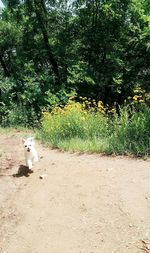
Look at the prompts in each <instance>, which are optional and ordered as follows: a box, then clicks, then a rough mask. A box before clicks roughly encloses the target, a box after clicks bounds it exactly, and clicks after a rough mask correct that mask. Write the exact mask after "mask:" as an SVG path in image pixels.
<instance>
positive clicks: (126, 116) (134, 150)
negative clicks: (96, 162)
mask: <svg viewBox="0 0 150 253" xmlns="http://www.w3.org/2000/svg"><path fill="white" fill-rule="evenodd" d="M102 112H103V108H101V110H99V109H98V108H97V111H95V110H94V111H93V109H92V108H91V109H90V110H87V109H85V108H84V106H83V105H82V104H80V103H69V104H67V105H66V106H65V107H64V108H61V107H57V108H55V109H54V110H53V111H52V112H51V113H49V112H47V111H45V112H44V113H43V118H42V127H41V130H40V133H39V138H40V139H41V140H43V141H44V142H47V143H49V145H51V146H52V147H55V148H56V147H58V148H61V149H64V150H72V151H84V152H85V151H88V152H105V153H109V154H110V153H115V154H135V155H137V156H139V155H142V156H143V155H149V154H150V134H149V133H150V109H149V107H147V106H146V105H140V107H139V108H138V110H137V108H135V107H134V106H133V108H131V107H130V108H129V106H124V107H123V108H122V109H121V110H120V116H118V115H117V114H116V112H115V109H113V110H111V111H108V112H107V114H103V113H102ZM110 113H112V114H113V116H112V117H111V119H110V117H109V114H110Z"/></svg>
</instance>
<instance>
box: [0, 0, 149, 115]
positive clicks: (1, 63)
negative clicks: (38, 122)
mask: <svg viewBox="0 0 150 253" xmlns="http://www.w3.org/2000/svg"><path fill="white" fill-rule="evenodd" d="M3 3H4V5H5V8H4V9H3V11H2V14H1V16H0V74H1V77H2V79H3V81H2V83H3V84H4V83H6V87H7V83H8V79H7V81H6V79H5V77H7V78H10V83H12V82H13V85H12V86H11V88H10V89H9V90H8V89H7V88H6V89H4V85H3V87H0V89H1V90H0V91H1V94H2V93H3V96H1V102H2V104H3V103H5V106H7V105H8V106H10V102H9V101H6V99H4V98H5V97H7V95H8V93H9V94H10V97H11V99H10V101H12V103H14V104H20V105H21V106H25V107H26V109H29V108H30V107H32V108H33V109H34V111H35V112H36V113H40V112H41V110H42V108H43V107H45V106H48V107H49V108H52V107H53V106H54V105H55V104H59V102H60V103H62V98H60V97H61V96H60V94H61V93H62V94H70V93H71V92H72V90H73V91H75V92H76V94H77V97H78V96H80V95H82V96H87V97H92V98H95V99H96V100H102V101H103V102H104V103H105V104H107V103H108V104H110V105H111V104H113V103H115V102H117V103H119V104H122V103H124V101H125V100H126V99H127V98H128V97H129V96H130V97H132V96H134V90H135V89H137V88H138V89H139V88H140V89H142V91H143V94H144V93H145V94H148V93H149V80H150V4H149V1H148V0H124V1H122V0H104V1H103V0H74V1H67V0H59V1H55V0H38V1H37V0H24V1H21V0H20V1H19V0H13V1H12V0H7V1H6V0H5V1H3ZM4 93H6V94H4ZM14 94H15V95H14ZM62 97H63V96H62ZM67 97H68V95H66V96H64V103H65V102H66V98H67ZM56 101H57V102H56Z"/></svg>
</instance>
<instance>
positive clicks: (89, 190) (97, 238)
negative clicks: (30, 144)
mask: <svg viewBox="0 0 150 253" xmlns="http://www.w3.org/2000/svg"><path fill="white" fill-rule="evenodd" d="M23 135H24V133H21V132H14V133H9V134H7V135H6V134H1V135H0V253H128V252H130V253H142V252H145V253H149V252H150V163H149V161H143V160H140V159H131V158H123V157H102V156H100V155H86V154H84V155H78V154H69V153H62V152H59V151H56V150H50V149H48V148H44V147H42V146H41V145H38V146H37V149H38V152H39V154H40V156H41V160H40V162H39V163H38V164H37V165H36V166H35V167H34V173H32V174H27V171H25V170H24V167H23V166H22V165H23V164H24V155H23V148H22V143H21V141H20V139H21V137H23ZM19 167H20V168H21V170H20V171H19V173H18V169H19ZM40 174H46V176H45V178H43V179H40V178H39V175H40Z"/></svg>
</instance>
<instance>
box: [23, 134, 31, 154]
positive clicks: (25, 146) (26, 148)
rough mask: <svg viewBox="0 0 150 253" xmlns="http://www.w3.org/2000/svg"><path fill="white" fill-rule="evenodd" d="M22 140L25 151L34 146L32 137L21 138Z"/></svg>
mask: <svg viewBox="0 0 150 253" xmlns="http://www.w3.org/2000/svg"><path fill="white" fill-rule="evenodd" d="M22 142H23V145H24V149H25V151H27V152H32V150H33V148H34V141H33V138H31V137H30V138H28V139H26V140H25V139H23V140H22Z"/></svg>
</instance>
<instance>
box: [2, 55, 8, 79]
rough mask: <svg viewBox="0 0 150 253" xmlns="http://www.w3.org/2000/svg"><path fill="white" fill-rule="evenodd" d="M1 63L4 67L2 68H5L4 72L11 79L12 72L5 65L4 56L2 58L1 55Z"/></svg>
mask: <svg viewBox="0 0 150 253" xmlns="http://www.w3.org/2000/svg"><path fill="white" fill-rule="evenodd" d="M0 63H1V66H2V68H3V70H4V74H5V76H7V77H10V76H11V75H10V72H9V70H8V69H7V67H6V64H5V62H4V59H3V56H2V55H0Z"/></svg>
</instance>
